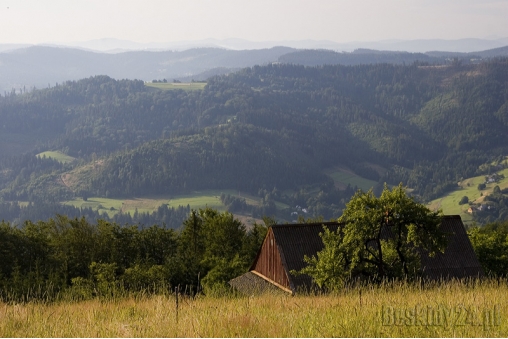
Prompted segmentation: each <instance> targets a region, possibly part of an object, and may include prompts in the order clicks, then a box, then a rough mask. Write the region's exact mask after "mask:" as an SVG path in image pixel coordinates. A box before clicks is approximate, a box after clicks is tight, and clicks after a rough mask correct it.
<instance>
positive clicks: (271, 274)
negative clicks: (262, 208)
mask: <svg viewBox="0 0 508 339" xmlns="http://www.w3.org/2000/svg"><path fill="white" fill-rule="evenodd" d="M323 225H324V226H326V227H328V228H329V229H330V230H333V231H336V230H337V229H338V228H339V227H341V224H339V223H337V222H325V223H313V224H286V225H274V226H272V227H270V228H269V229H268V233H267V235H266V237H265V240H264V242H263V245H262V246H261V249H260V250H259V252H258V254H257V256H256V259H255V260H254V262H253V264H252V266H251V268H250V270H249V272H248V273H246V274H244V275H242V276H240V277H237V278H235V279H233V280H231V281H230V285H231V286H233V287H235V288H236V289H238V290H241V291H245V292H247V293H251V292H253V291H254V290H258V291H259V290H265V289H273V288H274V287H276V288H278V289H280V290H283V291H286V292H288V293H291V294H294V293H295V292H296V291H298V290H299V289H308V288H309V287H311V286H312V278H311V277H310V276H307V275H298V276H294V275H292V274H291V273H290V272H291V271H292V270H296V271H299V270H301V269H302V268H303V267H305V266H306V263H305V262H304V261H303V258H304V256H305V255H307V256H315V255H316V254H317V252H319V251H320V250H321V249H322V248H323V242H322V239H321V237H320V236H319V234H320V233H322V232H323ZM441 230H442V231H443V232H445V233H446V234H448V246H447V247H446V249H445V251H444V253H442V254H437V255H436V256H434V257H432V258H430V257H428V256H425V255H422V257H421V263H422V274H423V276H424V277H425V278H428V279H441V278H443V279H447V278H466V277H479V276H483V274H484V273H483V269H482V267H481V265H480V263H479V262H478V259H477V257H476V254H475V253H474V251H473V247H472V246H471V242H470V241H469V238H468V236H467V233H466V230H465V228H464V224H463V223H462V219H461V218H460V216H458V215H454V216H445V217H443V219H442V223H441Z"/></svg>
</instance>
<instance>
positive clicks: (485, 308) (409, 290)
mask: <svg viewBox="0 0 508 339" xmlns="http://www.w3.org/2000/svg"><path fill="white" fill-rule="evenodd" d="M507 295H508V285H507V283H506V282H499V281H495V280H489V281H483V282H478V281H469V282H449V283H443V284H436V285H433V286H429V285H427V286H425V287H422V285H420V284H406V283H396V284H392V285H382V286H363V287H356V288H351V289H347V290H343V291H340V292H337V293H333V294H328V295H313V296H312V295H297V296H293V297H292V296H289V295H286V294H277V295H269V294H267V295H262V296H250V297H245V296H232V295H230V294H227V295H224V296H219V297H211V296H198V297H196V298H194V299H191V298H188V297H183V296H180V297H179V304H178V305H179V307H178V311H177V308H176V303H175V301H176V300H175V298H174V294H173V295H170V294H168V295H158V296H148V295H144V294H140V295H137V296H132V297H128V298H120V299H114V300H99V299H93V300H87V301H81V302H73V301H67V302H57V303H48V304H46V303H27V304H0V334H1V335H2V336H4V337H337V336H340V337H505V336H506V333H508V321H507V320H508V319H507V315H508V297H507Z"/></svg>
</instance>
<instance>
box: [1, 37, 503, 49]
mask: <svg viewBox="0 0 508 339" xmlns="http://www.w3.org/2000/svg"><path fill="white" fill-rule="evenodd" d="M44 45H48V46H60V47H74V48H81V49H86V50H91V51H97V52H106V53H120V52H126V51H139V50H152V51H164V50H173V51H183V50H186V49H190V48H201V47H218V48H226V49H233V50H243V49H266V48H272V47H276V46H286V47H291V48H297V49H330V50H334V51H345V52H352V51H354V50H356V49H359V48H364V49H376V50H385V51H406V52H413V53H417V52H418V53H424V52H428V51H448V52H460V53H468V52H476V51H482V50H487V49H493V48H498V47H503V46H507V45H508V37H505V38H498V39H473V38H471V39H458V40H445V39H419V40H382V41H367V42H366V41H352V42H346V43H338V42H335V41H330V40H274V41H249V40H245V39H235V38H231V39H203V40H195V41H174V42H153V43H138V42H134V41H129V40H120V39H113V38H104V39H96V40H89V41H80V42H69V43H65V44H51V43H47V44H44ZM25 46H28V45H25ZM1 50H2V47H1V45H0V51H1Z"/></svg>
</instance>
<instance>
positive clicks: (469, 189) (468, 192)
mask: <svg viewBox="0 0 508 339" xmlns="http://www.w3.org/2000/svg"><path fill="white" fill-rule="evenodd" d="M498 173H499V174H504V176H505V179H503V180H501V182H499V183H490V184H487V187H486V188H485V189H484V190H482V191H479V190H478V184H481V183H483V182H484V181H485V175H480V176H477V177H473V178H468V179H465V180H463V181H461V182H460V183H459V187H460V188H458V189H457V190H455V191H453V192H450V193H448V194H447V195H445V196H444V197H442V198H439V199H436V200H433V201H431V202H430V203H429V204H428V207H429V208H430V209H432V210H437V209H439V208H440V209H442V210H443V213H444V214H448V215H452V214H458V215H460V216H461V218H462V221H464V223H466V224H467V223H471V222H472V220H473V217H472V215H471V214H469V213H467V209H468V208H469V204H464V205H459V201H460V199H462V197H463V196H467V197H468V198H469V201H472V202H473V203H481V202H483V197H484V196H486V195H489V194H490V193H491V192H492V190H493V189H494V187H496V186H499V187H500V188H501V189H503V188H507V187H508V169H504V170H502V171H499V172H498Z"/></svg>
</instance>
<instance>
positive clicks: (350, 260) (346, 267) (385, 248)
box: [300, 184, 446, 288]
mask: <svg viewBox="0 0 508 339" xmlns="http://www.w3.org/2000/svg"><path fill="white" fill-rule="evenodd" d="M440 214H441V213H440V212H433V211H430V210H429V209H428V208H427V207H426V206H425V205H423V204H421V203H419V202H417V201H416V200H415V199H414V198H413V197H411V196H409V195H407V193H406V191H405V189H404V187H403V186H402V184H400V185H399V186H396V187H394V188H393V189H392V190H390V189H389V188H388V187H387V186H386V185H385V187H384V189H383V192H382V193H381V196H380V197H376V196H375V195H374V193H373V191H372V190H370V191H369V192H367V193H365V192H362V191H358V192H357V193H356V194H355V195H354V196H353V198H352V199H351V200H350V201H349V203H348V204H347V205H346V209H345V210H344V213H343V215H342V216H341V217H340V218H339V220H338V221H339V223H340V224H341V227H339V228H338V230H337V232H332V231H330V230H328V229H326V227H325V231H324V233H322V234H321V237H322V239H323V243H324V248H323V250H322V251H321V252H318V254H317V257H315V256H313V257H311V258H309V257H306V258H305V261H306V262H307V263H308V264H309V265H308V266H307V267H306V268H304V269H303V270H302V271H300V273H303V274H308V275H310V276H312V277H313V278H314V280H315V281H316V283H317V284H318V285H319V286H321V287H327V288H336V287H339V286H341V285H342V284H343V283H344V282H346V281H348V280H349V279H358V278H368V279H373V280H377V281H381V280H383V279H387V278H388V279H392V278H402V277H407V278H414V277H416V276H418V275H419V273H420V256H421V255H429V256H433V255H435V254H436V253H437V252H442V251H443V250H444V248H445V247H446V237H445V234H444V233H443V232H441V231H440V224H441V216H440Z"/></svg>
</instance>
